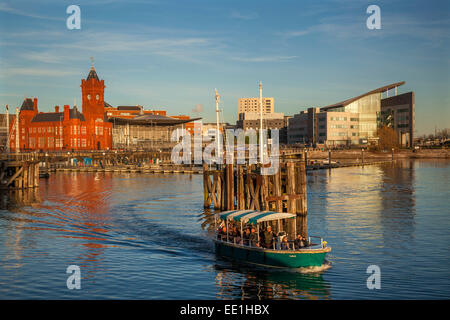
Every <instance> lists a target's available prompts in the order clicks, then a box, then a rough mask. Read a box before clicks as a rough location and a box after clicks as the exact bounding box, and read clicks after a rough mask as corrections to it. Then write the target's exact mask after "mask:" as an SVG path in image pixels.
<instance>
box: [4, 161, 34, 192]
mask: <svg viewBox="0 0 450 320" xmlns="http://www.w3.org/2000/svg"><path fill="white" fill-rule="evenodd" d="M36 187H39V161H33V160H21V161H19V160H13V161H9V160H5V161H0V189H3V190H8V189H27V188H36Z"/></svg>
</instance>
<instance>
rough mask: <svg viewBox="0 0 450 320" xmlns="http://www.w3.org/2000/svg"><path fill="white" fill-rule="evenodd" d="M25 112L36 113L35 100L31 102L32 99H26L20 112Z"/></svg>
mask: <svg viewBox="0 0 450 320" xmlns="http://www.w3.org/2000/svg"><path fill="white" fill-rule="evenodd" d="M23 110H31V111H34V103H33V100H31V98H25V99H24V100H23V103H22V106H21V107H20V111H23Z"/></svg>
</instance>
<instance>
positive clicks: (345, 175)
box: [0, 160, 450, 299]
mask: <svg viewBox="0 0 450 320" xmlns="http://www.w3.org/2000/svg"><path fill="white" fill-rule="evenodd" d="M307 179H308V229H309V233H310V234H311V235H321V236H323V237H324V239H325V240H326V241H327V242H328V245H330V246H331V247H332V248H333V250H332V252H331V253H330V254H329V255H328V258H327V260H328V261H329V263H330V264H331V268H329V269H328V270H325V271H322V272H300V271H292V270H291V271H289V270H276V269H264V268H255V267H250V266H244V265H239V264H236V263H234V262H231V261H227V260H224V259H222V258H220V257H217V256H216V255H215V254H214V250H213V244H212V242H211V240H210V235H209V233H208V223H207V220H206V217H207V216H208V214H209V213H208V212H205V211H204V210H203V208H202V205H203V194H202V190H203V187H202V176H201V175H176V174H170V175H164V174H125V173H121V174H114V173H55V174H52V175H51V177H50V178H49V179H41V181H40V187H39V190H36V192H31V193H29V192H27V193H25V194H19V195H17V194H16V195H2V196H1V199H0V298H1V299H110V298H115V299H242V298H244V299H248V298H251V299H263V298H266V299H449V298H450V265H449V262H450V261H449V248H450V245H449V243H450V235H449V230H450V210H449V206H448V201H449V200H448V199H449V198H450V185H449V181H450V161H448V160H406V161H398V162H396V163H395V164H385V165H374V166H365V167H349V168H339V169H332V170H320V171H312V172H309V173H308V177H307ZM69 265H77V266H79V267H80V270H81V289H80V290H76V289H74V290H69V289H68V288H67V285H66V281H67V278H68V277H69V274H67V273H66V269H67V267H68V266H69ZM370 265H377V266H379V267H380V270H381V289H379V290H376V289H374V290H369V289H368V288H367V285H366V281H367V278H368V277H369V274H367V273H366V270H367V267H368V266H370Z"/></svg>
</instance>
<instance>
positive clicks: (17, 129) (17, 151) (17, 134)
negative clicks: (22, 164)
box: [16, 107, 20, 153]
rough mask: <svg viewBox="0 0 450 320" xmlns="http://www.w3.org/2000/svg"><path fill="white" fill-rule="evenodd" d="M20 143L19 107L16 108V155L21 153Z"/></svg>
mask: <svg viewBox="0 0 450 320" xmlns="http://www.w3.org/2000/svg"><path fill="white" fill-rule="evenodd" d="M19 143H20V141H19V107H16V153H19V152H20V144H19Z"/></svg>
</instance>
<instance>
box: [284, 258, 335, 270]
mask: <svg viewBox="0 0 450 320" xmlns="http://www.w3.org/2000/svg"><path fill="white" fill-rule="evenodd" d="M330 268H331V262H329V261H327V260H325V261H324V262H323V264H322V265H321V266H312V267H302V268H294V269H289V270H290V271H293V272H298V273H320V272H324V271H326V270H328V269H330Z"/></svg>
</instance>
